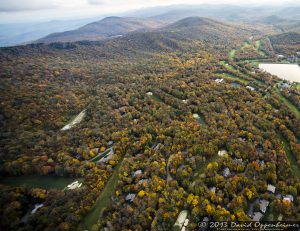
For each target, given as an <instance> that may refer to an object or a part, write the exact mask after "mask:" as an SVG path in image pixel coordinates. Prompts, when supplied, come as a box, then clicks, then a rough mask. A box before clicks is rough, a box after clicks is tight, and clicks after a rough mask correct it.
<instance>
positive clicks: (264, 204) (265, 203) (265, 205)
mask: <svg viewBox="0 0 300 231" xmlns="http://www.w3.org/2000/svg"><path fill="white" fill-rule="evenodd" d="M269 204H270V202H269V201H267V200H265V199H262V200H260V201H259V208H260V211H262V212H263V213H265V212H266V211H267V208H268V205H269Z"/></svg>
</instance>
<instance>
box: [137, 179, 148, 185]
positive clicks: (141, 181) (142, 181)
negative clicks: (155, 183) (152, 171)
mask: <svg viewBox="0 0 300 231" xmlns="http://www.w3.org/2000/svg"><path fill="white" fill-rule="evenodd" d="M145 182H148V180H147V179H141V180H139V182H138V183H137V184H138V185H140V184H144V183H145Z"/></svg>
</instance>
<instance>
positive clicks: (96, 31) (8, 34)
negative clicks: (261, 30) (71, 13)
mask: <svg viewBox="0 0 300 231" xmlns="http://www.w3.org/2000/svg"><path fill="white" fill-rule="evenodd" d="M299 12H300V7H299V6H295V7H274V6H268V7H267V6H261V7H256V6H253V7H250V6H234V5H195V6H191V5H173V6H165V7H154V8H146V9H141V10H139V11H131V12H128V13H125V14H122V15H121V16H122V17H108V18H104V19H102V20H100V21H99V20H96V19H85V20H73V21H51V22H47V23H40V24H13V25H12V24H11V25H0V46H11V45H17V44H26V43H33V42H34V43H36V42H41V43H51V42H72V41H81V40H89V41H99V40H103V39H108V38H114V37H117V36H123V35H125V34H128V33H132V32H140V31H150V30H153V29H157V28H161V27H164V26H165V25H167V24H171V23H174V22H176V21H178V20H180V19H184V18H190V17H209V18H216V19H218V20H221V21H224V20H225V21H232V22H245V23H249V22H250V23H262V24H267V25H274V26H275V27H277V28H278V30H279V31H281V32H288V31H295V30H296V31H299V30H300V13H299ZM87 23H88V24H87ZM54 32H55V33H54Z"/></svg>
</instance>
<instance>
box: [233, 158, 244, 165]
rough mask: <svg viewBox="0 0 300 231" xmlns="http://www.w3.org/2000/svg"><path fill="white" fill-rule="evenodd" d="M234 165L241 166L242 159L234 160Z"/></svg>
mask: <svg viewBox="0 0 300 231" xmlns="http://www.w3.org/2000/svg"><path fill="white" fill-rule="evenodd" d="M233 161H234V163H236V164H243V159H242V158H239V159H238V158H235V159H234V160H233Z"/></svg>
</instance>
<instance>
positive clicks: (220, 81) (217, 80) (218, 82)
mask: <svg viewBox="0 0 300 231" xmlns="http://www.w3.org/2000/svg"><path fill="white" fill-rule="evenodd" d="M223 80H224V79H216V80H215V82H216V83H217V84H220V83H222V82H223Z"/></svg>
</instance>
